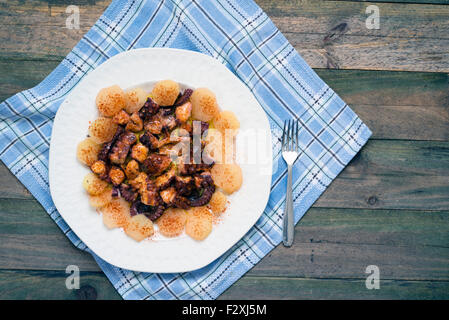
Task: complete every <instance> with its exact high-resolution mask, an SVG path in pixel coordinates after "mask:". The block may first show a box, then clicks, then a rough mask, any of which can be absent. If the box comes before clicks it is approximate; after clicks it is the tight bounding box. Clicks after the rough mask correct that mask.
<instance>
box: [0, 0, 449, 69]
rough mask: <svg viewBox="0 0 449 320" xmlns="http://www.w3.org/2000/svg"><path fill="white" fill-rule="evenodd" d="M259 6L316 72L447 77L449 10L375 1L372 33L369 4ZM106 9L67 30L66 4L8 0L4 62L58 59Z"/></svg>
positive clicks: (98, 7) (87, 12)
mask: <svg viewBox="0 0 449 320" xmlns="http://www.w3.org/2000/svg"><path fill="white" fill-rule="evenodd" d="M257 2H258V4H259V5H260V6H261V7H262V9H264V10H265V11H266V12H267V14H268V15H269V16H270V17H271V18H272V20H273V21H274V23H275V24H276V25H277V26H278V27H279V28H280V30H281V31H282V32H283V33H284V34H285V35H286V37H287V39H289V40H290V42H291V43H292V44H293V45H294V46H295V48H296V49H297V50H298V51H299V52H300V53H301V55H302V56H303V57H304V59H305V60H306V61H307V62H308V63H309V64H310V65H311V66H312V67H315V68H339V69H370V70H407V71H438V72H448V71H449V59H448V58H449V56H448V55H449V53H448V52H449V50H448V48H449V38H448V37H447V34H448V31H449V7H447V6H442V5H441V6H440V5H423V4H419V5H418V4H397V3H378V2H377V3H376V5H378V6H379V8H380V12H381V25H380V26H381V27H380V29H379V30H370V29H367V28H366V25H365V21H366V18H367V16H368V15H367V14H365V9H366V7H367V6H368V5H369V4H370V3H367V2H346V1H343V2H335V1H300V0H295V1H290V0H289V1H277V0H276V1H275V0H259V1H257ZM107 3H108V1H101V2H96V3H95V4H86V5H83V6H81V7H80V8H82V14H81V17H82V21H81V26H80V30H69V29H66V28H65V20H66V18H67V14H66V13H65V8H66V4H63V5H61V4H56V5H52V6H51V9H49V8H48V5H47V3H46V2H44V1H37V2H32V5H28V4H24V3H23V2H20V1H18V0H16V1H11V4H9V2H8V5H7V6H4V7H3V8H0V17H3V20H2V22H3V23H2V25H1V26H0V41H1V42H2V48H0V58H2V59H6V58H14V59H35V58H39V59H54V60H61V59H62V58H63V57H64V56H65V55H66V54H67V53H68V52H69V51H70V49H71V48H72V47H73V46H74V45H75V44H76V43H77V42H78V41H79V39H80V38H81V36H82V35H83V34H84V33H85V32H86V31H87V30H88V29H89V27H90V26H91V25H92V24H93V23H94V22H95V21H96V19H97V18H98V17H99V16H100V14H101V13H102V12H103V10H104V9H105V7H106V5H107ZM49 10H50V11H49ZM36 21H40V22H41V23H39V24H38V25H36Z"/></svg>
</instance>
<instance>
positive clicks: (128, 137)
mask: <svg viewBox="0 0 449 320" xmlns="http://www.w3.org/2000/svg"><path fill="white" fill-rule="evenodd" d="M136 141H137V137H136V135H135V134H134V133H132V132H130V131H125V132H124V133H122V134H121V135H120V137H119V138H118V139H117V141H116V142H115V144H114V146H113V147H112V150H111V153H110V155H109V160H111V162H112V163H115V164H123V163H125V160H126V157H127V156H128V152H129V149H130V148H131V146H132V145H133V144H134V143H135V142H136Z"/></svg>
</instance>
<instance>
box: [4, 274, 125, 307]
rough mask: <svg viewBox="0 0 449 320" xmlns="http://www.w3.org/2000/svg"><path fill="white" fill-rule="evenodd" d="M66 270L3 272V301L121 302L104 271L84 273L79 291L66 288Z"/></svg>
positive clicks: (81, 275)
mask: <svg viewBox="0 0 449 320" xmlns="http://www.w3.org/2000/svg"><path fill="white" fill-rule="evenodd" d="M67 276H69V274H66V273H65V271H10V270H0V287H1V288H2V290H0V299H2V300H15V299H20V300H22V299H32V300H79V299H80V300H88V299H89V300H90V299H95V298H96V299H98V300H103V299H108V300H117V299H121V297H120V295H119V294H118V293H117V291H116V290H115V289H114V287H113V286H112V284H111V283H110V282H109V280H108V279H107V278H106V276H105V275H104V274H103V273H102V272H81V273H80V289H79V290H76V289H67V287H66V284H65V281H66V279H67Z"/></svg>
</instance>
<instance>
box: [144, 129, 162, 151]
mask: <svg viewBox="0 0 449 320" xmlns="http://www.w3.org/2000/svg"><path fill="white" fill-rule="evenodd" d="M139 141H140V142H141V143H142V144H144V145H145V146H147V147H148V148H149V149H150V150H156V149H158V148H159V147H160V146H159V139H158V138H156V137H155V136H154V135H153V134H151V133H150V132H148V131H146V132H145V133H144V134H143V135H141V136H140V138H139Z"/></svg>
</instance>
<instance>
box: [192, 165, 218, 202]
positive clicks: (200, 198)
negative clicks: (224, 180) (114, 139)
mask: <svg viewBox="0 0 449 320" xmlns="http://www.w3.org/2000/svg"><path fill="white" fill-rule="evenodd" d="M197 181H198V183H199V186H200V188H201V189H197V190H200V192H198V193H197V194H195V195H193V196H191V197H190V198H189V200H190V206H191V207H201V206H204V205H206V204H208V203H209V201H210V199H211V198H212V195H213V194H214V192H215V185H214V181H213V180H212V177H211V175H210V173H209V172H203V173H202V174H201V175H196V176H195V185H197Z"/></svg>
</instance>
